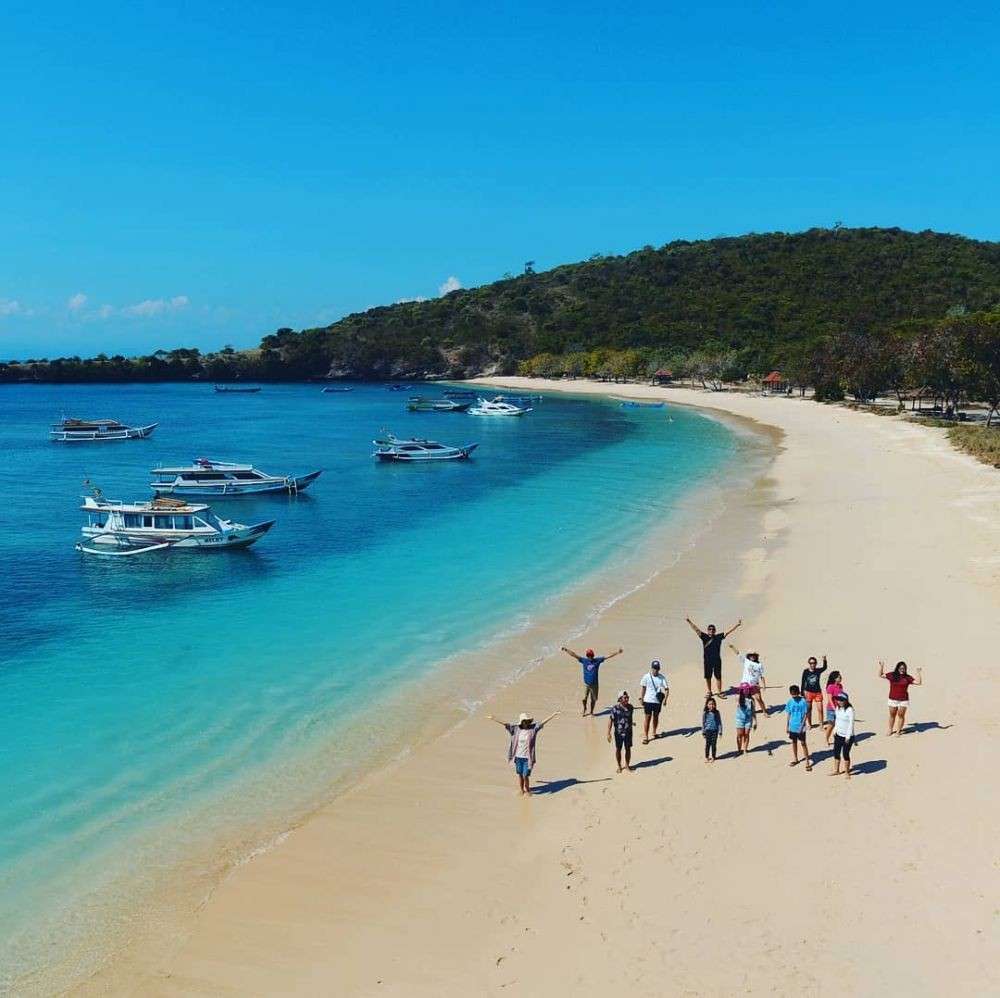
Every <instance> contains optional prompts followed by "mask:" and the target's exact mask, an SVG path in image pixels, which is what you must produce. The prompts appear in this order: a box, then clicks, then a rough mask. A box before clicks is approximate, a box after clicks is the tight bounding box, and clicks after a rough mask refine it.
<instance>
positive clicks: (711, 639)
mask: <svg viewBox="0 0 1000 998" xmlns="http://www.w3.org/2000/svg"><path fill="white" fill-rule="evenodd" d="M685 619H686V620H687V623H688V624H689V625H690V627H691V629H692V630H693V631H694V632H695V634H697V635H698V638H699V640H700V641H701V644H702V660H703V665H704V677H705V686H706V690H707V692H706V695H705V703H704V706H703V708H702V717H701V733H702V737H703V739H704V743H705V762H706V763H712V762H715V760H716V757H717V752H718V744H719V740H720V738H721V737H722V729H723V723H722V714H721V713H720V711H719V707H718V701H719V700H724V699H726V698H727V696H728V695H729V694H728V693H727V692H725V691H724V690H723V687H722V645H723V642H724V641H725V640H726V638H731V637H732V634H733V632H734V631H736V630H738V629H739V628H740V627H741V626H742V624H743V621H742V620H738V621H737V622H736V623H735V624H734V625H733V626H732V627H730V628H729V629H728V630H725V631H720V630H718V629H717V628H716V627H715V625H714V624H709V625H708V626H707V627H706V628H705V629H702V628H700V627H698V625H697V624H695V623H694V622H693V621H692V620H691V618H690V617H688V618H685ZM729 648H730V649H731V650H732V652H733V653H734V654H735V655H736V656H737V658H739V659H740V660H741V664H742V674H741V677H740V682H739V684H738V686H736V687H735V688H734V689H731V690H730V692H731V693H732V694H733V695H734V696H735V697H736V710H735V714H734V726H735V729H736V752H737V755H738V756H740V757H744V756H746V755H747V753H748V752H749V751H750V737H751V732H752V731H755V730H756V729H757V718H758V715H763V716H764V717H765V718H766V717H768V716H769V714H770V713H771V712H772V710H771V708H769V707H768V706H767V704H766V703H765V702H764V691H765V690H766V689H767V683H766V678H765V674H764V664H763V663H762V662H761V660H760V655H759V653H757V652H755V651H748V652H742V651H740V649H739V648H737V647H736V646H735V645H734V644H732V642H730V643H729ZM560 650H561V651H563V652H565V653H566V654H567V655H569V656H570V657H571V658H573V659H575V660H576V661H577V662H578V663H579V664H580V666H581V667H582V669H583V716H584V717H588V716H590V717H593V716H594V709H595V707H596V706H597V700H598V696H599V692H600V683H599V676H600V669H601V666H602V665H603V664H604V663H605V662H607V661H608V660H609V659H612V658H614V657H615V656H617V655H621V654H622V652H623V650H624V649H622V648H619V649H618V650H617V651H614V652H611V653H610V654H608V655H597V654H595V652H594V650H593V649H592V648H588V649H587V650H586V651H585V652H584V654H583V655H580V654H578V653H577V652H575V651H573V650H572V649H571V648H566V647H563V648H562V649H560ZM822 663H823V664H822V665H820V664H819V661H818V660H817V659H816V657H815V656H810V657H809V659H808V661H807V663H806V667H805V668H804V669H803V670H802V677H801V680H800V682H799V683H798V684H792V685H791V686H789V687H788V693H789V697H788V700H787V701H786V702H785V704H784V706H783V707H780V708H775V709H774V712H778V711H782V710H783V712H784V714H785V732H786V734H787V735H788V738H789V740H790V742H791V746H792V761H791V762H790V763H789V765H790V766H797V765H798V764H799V762H804V763H805V768H806V771H807V772H811V771H812V768H813V759H812V754H811V753H810V751H809V746H808V744H807V740H806V735H807V732H808V731H809V730H810V729H814V728H820V727H821V728H822V729H823V733H824V735H825V738H826V744H827V745H828V746H830V745H832V748H833V763H834V768H833V771H832V772H831V773H830V775H831V776H840V775H841V774H842V773H843V774H844V775H845V776H846V777H847V779H850V777H851V749H852V748H853V747H854V742H855V712H854V707H853V705H852V704H851V700H850V697H849V695H848V693H847V690H846V689H845V688H844V680H843V675H842V674H841V673H840V672H839V671H837V670H836V669H834V670H829V674H828V675H826V674H827V672H828V668H829V667H828V663H827V658H826V655H824V656H823V657H822ZM916 671H917V674H916V676H911V675H910V673H909V671H908V669H907V665H906V663H905V662H897V663H896V666H895V668H893V669H892V670H890V671H888V672H887V671H886V668H885V663H884V662H882V661H880V662H879V676H880V677H881V678H884V679H886V680H888V682H889V731H888V734H889V735H890V736H891V735H900V734H902V731H903V726H904V725H905V723H906V710H907V707H908V706H909V687H910V686H911V685H915V686H919V685H921V684H922V683H923V674H922V671H921V670H920V669H917V670H916ZM824 675H825V676H826V679H825V682H824ZM713 683H714V684H715V690H714V692H713V689H712V685H713ZM639 688H640V691H641V692H640V698H641V704H642V710H643V732H642V733H643V737H642V744H643V745H647V744H649V742H650V741H654V740H656V739H657V738H659V737H660V733H659V724H660V712H661V710H662V709H663V707H664V705H665V704H666V702H667V700H668V699H669V697H670V684H669V683H668V681H667V678H666V676H665V675H663V669H662V666H661V665H660V662H659V661H657V660H654V661H652V662H651V663H650V665H649V669H648V671H647V672H646V673H645V674H644V675H643V676H642V678H641V679H640V680H639ZM635 710H636V707H635V705H634V704H633V703H632V701H631V698H630V695H629V692H628V690H621V691H620V692H619V694H618V696H617V698H616V700H615V703H614V704H613V705H612V706H611V708H610V710H609V711H608V730H607V737H608V742H609V743H611V742H613V743H614V747H615V761H616V762H617V765H618V772H619V773H621V772H622V771H623V770H624V771H626V772H632V740H633V733H634V729H635V722H634V720H633V713H634V711H635ZM558 714H559V712H558V711H557V712H556V713H555V714H552V715H551V716H550V717H547V718H546V719H545V720H544V721H542V722H540V723H536V722H535V720H534V718H532V717H531V716H529V715H528V714H521V716H520V718H519V719H518V721H517V723H516V724H515V723H506V722H503V721H497V719H496V718H495V717H493V715H492V714H490V715H489V718H490V720H491V721H496V722H497V723H498V724H502V725H503V726H504V728H506V730H507V733H508V735H509V736H510V744H509V747H508V755H507V758H508V761H509V762H512V763H513V764H514V769H515V772H516V774H517V778H518V788H519V790H520V792H521V793H522V794H529V793H530V792H531V784H530V776H531V770H532V769H533V768H534V765H535V745H536V742H537V738H538V733H539V732H540V731H541V730H542V728H543V727H544V726H545V725H546V724H547V723H548V722H549V721H551V720H552V719H553V718H554V717H556V716H558ZM800 752H801V759H800V757H799V754H800Z"/></svg>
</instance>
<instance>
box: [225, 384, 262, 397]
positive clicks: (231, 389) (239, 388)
mask: <svg viewBox="0 0 1000 998" xmlns="http://www.w3.org/2000/svg"><path fill="white" fill-rule="evenodd" d="M215 390H216V391H217V392H218V393H219V394H220V395H253V394H255V393H256V392H259V391H260V386H259V385H253V386H250V385H247V386H244V385H215Z"/></svg>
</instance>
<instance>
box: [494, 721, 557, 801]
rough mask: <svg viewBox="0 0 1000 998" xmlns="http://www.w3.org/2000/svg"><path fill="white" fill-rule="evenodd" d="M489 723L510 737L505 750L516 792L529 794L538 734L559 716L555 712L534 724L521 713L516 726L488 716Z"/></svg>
mask: <svg viewBox="0 0 1000 998" xmlns="http://www.w3.org/2000/svg"><path fill="white" fill-rule="evenodd" d="M488 716H489V719H490V720H491V721H496V723H497V724H501V725H503V727H504V728H506V730H507V734H508V735H510V745H509V746H508V749H507V761H508V762H513V763H514V772H515V773H516V774H517V787H518V791H519V792H520V793H521V794H522V795H524V794H530V793H531V771H532V769H534V768H535V743H536V742H537V741H538V733H539V732H540V731H541V730H542V728H544V727H545V725H546V724H548V723H549V721H551V720H552V719H553V718H554V717H558V716H559V711H558V710H557V711H556V712H555V713H554V714H550V715H549V716H548V717H547V718H545V720H544V721H542V722H541V723H539V724H535V719H534V718H533V717H532V716H531V715H530V714H524V713H522V714H521V716H520V717H519V718H518V719H517V724H508V723H507V722H506V721H498V720H497V719H496V718H495V717H494V716H493V715H492V714H490V715H488Z"/></svg>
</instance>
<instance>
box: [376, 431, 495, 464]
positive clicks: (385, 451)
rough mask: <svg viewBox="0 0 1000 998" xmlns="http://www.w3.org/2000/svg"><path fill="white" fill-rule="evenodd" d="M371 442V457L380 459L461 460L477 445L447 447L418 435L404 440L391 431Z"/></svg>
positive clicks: (466, 457)
mask: <svg viewBox="0 0 1000 998" xmlns="http://www.w3.org/2000/svg"><path fill="white" fill-rule="evenodd" d="M373 443H374V444H375V451H374V453H373V454H372V457H375V458H378V459H379V460H380V461H462V460H466V459H468V457H469V455H470V454H471V453H472V452H473V451H474V450H475V449H476V448H477V447H478V446H479V444H466V445H465V446H464V447H449V446H448V445H447V444H441V443H438V442H437V441H436V440H424V439H422V438H420V437H414V438H412V439H410V440H404V439H402V438H400V437H396V436H393V435H392V434H391V433H387V434H385V435H384V436H381V437H378V438H376V439H375V440H374V441H373Z"/></svg>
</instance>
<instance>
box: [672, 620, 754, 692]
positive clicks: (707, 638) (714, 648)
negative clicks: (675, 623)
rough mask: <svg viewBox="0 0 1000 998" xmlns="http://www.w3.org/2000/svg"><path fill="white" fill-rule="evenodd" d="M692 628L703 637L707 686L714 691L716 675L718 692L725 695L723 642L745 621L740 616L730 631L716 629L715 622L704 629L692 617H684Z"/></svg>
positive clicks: (710, 690) (709, 690)
mask: <svg viewBox="0 0 1000 998" xmlns="http://www.w3.org/2000/svg"><path fill="white" fill-rule="evenodd" d="M684 619H685V620H686V621H687V622H688V624H689V625H690V627H691V630H692V631H694V633H695V634H697V635H698V637H699V638H700V639H701V644H702V648H703V650H704V660H705V688H706V689H707V690H708V692H709V693H711V692H712V677H713V676H714V677H715V685H716V687H717V689H716V692H717V693H718V694H719V696H721V697H724V696H725V695H726V694H725V693H723V692H722V642H723V641H724V640H725V639H726V637H728V636H729V635H730V634H732V633H733V631H735V630H736V629H737V628H738V627H740V626H741V625H742V623H743V619H742V618H740V619H739V620H738V621H736V623H735V624H733V626H732V627H730V628H729V630H728V631H716V629H715V624H709V625H708V627H707V628H706V629H705V630H704V631H703V630H702V629H701V628H700V627H699V626H698V625H697V624H696V623H695V622H694V621H693V620H692V619H691V618H690V617H685V618H684Z"/></svg>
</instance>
